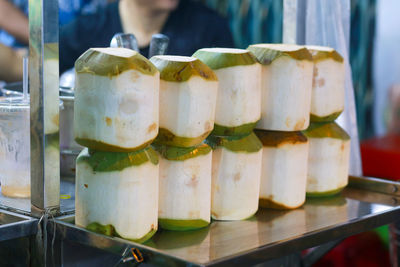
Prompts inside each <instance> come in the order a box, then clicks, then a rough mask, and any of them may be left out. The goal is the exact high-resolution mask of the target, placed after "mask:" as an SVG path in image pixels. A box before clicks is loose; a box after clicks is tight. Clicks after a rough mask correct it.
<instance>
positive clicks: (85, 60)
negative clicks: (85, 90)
mask: <svg viewBox="0 0 400 267" xmlns="http://www.w3.org/2000/svg"><path fill="white" fill-rule="evenodd" d="M122 49H123V50H122ZM124 50H125V51H124ZM117 51H123V52H124V53H125V54H124V55H119V54H117ZM121 54H122V53H121ZM127 70H136V71H139V72H141V73H143V74H145V75H151V76H154V75H155V74H156V73H157V72H158V71H157V68H156V67H155V66H154V65H153V64H152V63H151V62H150V61H149V60H148V59H147V58H145V57H144V56H142V55H141V54H140V53H138V52H136V51H133V50H130V49H126V48H90V49H89V50H87V51H86V52H85V53H83V54H82V55H81V56H80V57H79V58H78V59H77V60H76V62H75V71H76V72H77V73H78V74H80V73H89V74H94V75H99V76H107V77H113V76H118V75H120V74H121V73H123V72H124V71H127Z"/></svg>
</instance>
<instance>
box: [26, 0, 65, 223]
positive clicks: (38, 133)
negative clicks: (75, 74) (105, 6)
mask: <svg viewBox="0 0 400 267" xmlns="http://www.w3.org/2000/svg"><path fill="white" fill-rule="evenodd" d="M58 72H59V71H58V1H55V0H31V1H29V86H30V95H31V111H30V112H31V126H30V127H31V195H32V197H31V212H32V214H33V215H35V216H38V217H39V216H41V215H42V214H43V213H44V212H45V210H48V211H53V212H54V213H56V212H58V210H59V206H60V166H59V161H60V160H59V153H54V151H52V149H49V146H50V141H51V140H50V138H55V136H57V135H58V129H57V127H58V126H57V125H58V120H59V108H58V107H59V96H58V95H59V93H58V90H59V86H58V83H59V80H58V77H59V73H58ZM54 125H56V126H54ZM53 141H54V140H53ZM58 147H59V146H58ZM58 149H59V148H58Z"/></svg>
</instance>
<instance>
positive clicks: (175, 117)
mask: <svg viewBox="0 0 400 267" xmlns="http://www.w3.org/2000/svg"><path fill="white" fill-rule="evenodd" d="M217 91H218V82H216V81H206V80H204V79H203V78H201V77H198V76H192V77H191V78H190V79H189V80H188V81H185V82H170V81H163V80H161V82H160V128H164V129H167V130H169V131H170V132H172V133H173V134H174V135H176V136H179V137H188V138H195V137H199V136H201V135H203V134H204V133H206V132H209V131H211V130H212V129H213V127H214V119H215V105H216V101H217Z"/></svg>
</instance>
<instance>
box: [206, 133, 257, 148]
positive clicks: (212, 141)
mask: <svg viewBox="0 0 400 267" xmlns="http://www.w3.org/2000/svg"><path fill="white" fill-rule="evenodd" d="M204 142H205V143H206V144H208V145H209V146H211V148H212V149H216V148H218V147H221V146H222V147H224V148H226V149H228V150H230V151H232V152H247V153H255V152H258V151H260V150H261V149H262V143H261V141H260V140H259V139H258V138H257V136H256V135H255V134H254V133H253V132H252V133H251V134H249V135H247V136H244V137H243V136H240V137H236V136H235V137H222V136H214V135H210V136H209V137H208V138H207V139H206V140H204Z"/></svg>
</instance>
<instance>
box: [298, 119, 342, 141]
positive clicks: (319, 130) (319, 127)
mask: <svg viewBox="0 0 400 267" xmlns="http://www.w3.org/2000/svg"><path fill="white" fill-rule="evenodd" d="M303 133H304V135H305V136H307V137H308V138H335V139H340V140H350V136H349V135H348V134H347V133H346V131H345V130H343V129H342V128H341V127H340V126H339V125H338V124H337V123H336V122H328V123H326V122H321V123H315V122H314V123H311V124H310V126H309V127H308V129H307V130H305V131H303Z"/></svg>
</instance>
